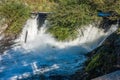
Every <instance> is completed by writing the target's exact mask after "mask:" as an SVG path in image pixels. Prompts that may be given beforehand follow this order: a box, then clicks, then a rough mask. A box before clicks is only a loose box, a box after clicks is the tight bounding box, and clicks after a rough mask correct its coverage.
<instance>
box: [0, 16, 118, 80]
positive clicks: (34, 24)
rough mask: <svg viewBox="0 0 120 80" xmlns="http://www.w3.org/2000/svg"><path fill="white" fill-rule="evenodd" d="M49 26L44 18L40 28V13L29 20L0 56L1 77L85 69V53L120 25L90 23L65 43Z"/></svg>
mask: <svg viewBox="0 0 120 80" xmlns="http://www.w3.org/2000/svg"><path fill="white" fill-rule="evenodd" d="M47 26H48V21H47V20H45V21H44V23H43V25H42V26H41V27H40V28H39V29H38V16H36V17H34V18H30V19H28V20H27V22H26V24H25V25H24V28H23V31H22V33H21V35H20V37H19V38H18V39H17V40H15V42H17V44H15V45H13V48H12V49H10V50H7V51H5V53H4V54H3V55H0V80H17V79H23V78H27V77H30V76H33V75H36V74H39V75H44V76H45V77H49V76H51V75H70V74H73V73H74V72H75V71H77V70H78V69H81V68H82V64H83V62H85V60H86V57H85V54H86V53H87V52H89V51H92V50H93V49H95V48H97V47H98V46H100V45H101V44H102V43H103V41H104V40H105V39H106V38H107V37H108V36H109V35H110V34H112V33H113V32H114V31H116V30H117V26H118V25H117V24H116V25H112V26H111V28H110V29H109V30H108V31H107V32H104V30H102V29H99V28H97V27H96V26H95V25H88V26H85V27H84V28H82V29H78V32H79V34H78V38H76V39H75V40H73V41H72V40H70V41H65V42H62V41H57V40H56V39H55V38H54V37H53V36H52V35H51V34H49V33H47V32H46V30H47V28H48V27H47ZM26 32H27V33H28V34H27V38H26V43H25V36H26Z"/></svg>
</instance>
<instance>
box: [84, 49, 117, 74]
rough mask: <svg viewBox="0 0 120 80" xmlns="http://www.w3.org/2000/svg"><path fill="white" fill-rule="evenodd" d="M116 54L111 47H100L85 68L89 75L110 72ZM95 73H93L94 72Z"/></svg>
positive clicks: (114, 62)
mask: <svg viewBox="0 0 120 80" xmlns="http://www.w3.org/2000/svg"><path fill="white" fill-rule="evenodd" d="M116 56H117V55H116V54H113V48H112V47H102V48H101V49H100V50H99V51H98V52H97V53H96V54H95V55H94V56H93V57H92V58H91V60H90V61H89V63H88V65H87V66H86V68H85V70H86V71H87V72H88V73H90V74H91V73H92V74H91V75H97V76H98V75H100V74H106V73H108V72H110V71H111V70H112V69H113V68H114V65H115V64H116ZM94 73H95V74H94Z"/></svg>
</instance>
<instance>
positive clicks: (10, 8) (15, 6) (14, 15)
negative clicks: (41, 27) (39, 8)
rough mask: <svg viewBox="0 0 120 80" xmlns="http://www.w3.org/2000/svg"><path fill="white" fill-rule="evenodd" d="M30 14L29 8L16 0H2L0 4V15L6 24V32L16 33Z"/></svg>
mask: <svg viewBox="0 0 120 80" xmlns="http://www.w3.org/2000/svg"><path fill="white" fill-rule="evenodd" d="M29 15H30V9H29V8H28V7H27V6H25V5H24V4H22V3H20V2H18V1H14V0H13V1H4V2H2V3H1V6H0V16H1V17H2V18H4V19H5V24H7V25H8V28H7V30H6V33H9V34H18V33H19V32H20V31H21V29H22V27H23V25H24V23H25V22H26V20H27V19H28V17H29Z"/></svg>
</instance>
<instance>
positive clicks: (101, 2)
mask: <svg viewBox="0 0 120 80" xmlns="http://www.w3.org/2000/svg"><path fill="white" fill-rule="evenodd" d="M56 3H57V4H58V5H56V6H54V8H53V9H54V11H53V13H52V14H50V15H49V17H48V19H49V21H50V24H51V26H52V28H50V32H51V33H52V34H53V35H54V36H55V37H57V39H59V40H66V39H69V36H71V38H72V37H73V35H69V34H68V35H64V34H63V33H65V32H67V30H64V31H58V30H57V31H56V30H55V29H56V28H58V29H60V28H67V29H68V28H70V32H68V33H72V34H76V33H77V32H74V31H76V30H75V29H77V28H81V27H82V25H87V24H90V23H92V22H94V21H97V20H100V18H99V17H97V10H103V11H116V12H118V13H120V6H119V5H120V0H58V1H56ZM60 30H61V29H60ZM60 32H61V33H60ZM57 34H61V35H60V37H59V35H58V36H56V35H57ZM62 34H63V35H62ZM61 36H62V37H61ZM74 38H75V37H74Z"/></svg>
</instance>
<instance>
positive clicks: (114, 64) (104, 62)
mask: <svg viewBox="0 0 120 80" xmlns="http://www.w3.org/2000/svg"><path fill="white" fill-rule="evenodd" d="M119 42H120V32H119V30H118V31H116V32H114V33H113V34H112V35H110V36H109V37H108V38H107V39H106V40H105V41H104V43H103V44H102V45H101V46H100V47H98V48H97V49H95V50H93V51H92V52H90V53H88V54H87V56H88V60H87V61H86V62H85V64H84V65H85V67H84V68H83V70H82V71H81V70H80V71H78V72H76V73H75V74H74V75H72V76H71V77H72V80H74V79H75V80H90V79H93V78H96V77H99V76H102V75H105V74H108V73H111V72H114V71H117V70H120V43H119Z"/></svg>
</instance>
